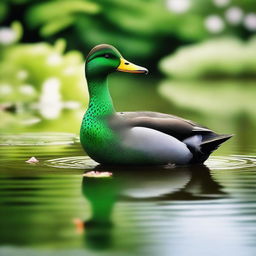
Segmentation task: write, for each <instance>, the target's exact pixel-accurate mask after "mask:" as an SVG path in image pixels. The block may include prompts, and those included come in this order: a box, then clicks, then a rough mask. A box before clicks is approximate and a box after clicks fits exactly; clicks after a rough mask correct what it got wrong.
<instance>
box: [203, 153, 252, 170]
mask: <svg viewBox="0 0 256 256" xmlns="http://www.w3.org/2000/svg"><path fill="white" fill-rule="evenodd" d="M205 164H206V165H207V166H208V167H209V168H210V169H214V170H227V169H244V168H251V167H255V166H256V156H248V155H230V156H212V157H210V158H209V159H208V160H207V161H206V162H205Z"/></svg>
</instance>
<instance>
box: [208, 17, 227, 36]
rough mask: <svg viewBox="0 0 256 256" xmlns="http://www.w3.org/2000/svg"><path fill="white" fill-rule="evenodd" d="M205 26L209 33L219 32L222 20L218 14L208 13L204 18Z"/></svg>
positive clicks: (222, 23)
mask: <svg viewBox="0 0 256 256" xmlns="http://www.w3.org/2000/svg"><path fill="white" fill-rule="evenodd" d="M205 27H206V28H207V30H208V31H210V32H211V33H220V32H221V31H222V30H223V29H224V22H223V20H222V19H221V18H220V17H219V16H218V15H210V16H208V17H207V18H206V20H205Z"/></svg>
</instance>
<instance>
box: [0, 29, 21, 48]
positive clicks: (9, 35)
mask: <svg viewBox="0 0 256 256" xmlns="http://www.w3.org/2000/svg"><path fill="white" fill-rule="evenodd" d="M16 39H17V33H16V32H15V31H14V30H13V29H11V28H8V27H2V28H0V44H4V45H8V44H12V43H14V42H15V40H16Z"/></svg>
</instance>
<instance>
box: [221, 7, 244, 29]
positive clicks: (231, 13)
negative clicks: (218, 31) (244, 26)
mask: <svg viewBox="0 0 256 256" xmlns="http://www.w3.org/2000/svg"><path fill="white" fill-rule="evenodd" d="M225 17H226V20H227V21H228V22H229V23H230V24H232V25H237V24H239V23H240V22H241V21H242V18H243V11H242V9H241V8H239V7H236V6H234V7H231V8H229V9H228V10H227V11H226V13H225Z"/></svg>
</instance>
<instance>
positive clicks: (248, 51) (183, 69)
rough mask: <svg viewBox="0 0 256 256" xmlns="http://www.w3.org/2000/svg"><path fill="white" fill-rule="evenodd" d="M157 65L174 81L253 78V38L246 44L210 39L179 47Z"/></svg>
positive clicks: (255, 54)
mask: <svg viewBox="0 0 256 256" xmlns="http://www.w3.org/2000/svg"><path fill="white" fill-rule="evenodd" d="M159 66H160V69H161V71H162V72H164V73H165V74H166V75H168V76H170V77H173V78H176V79H198V78H225V77H234V78H236V77H256V37H253V38H252V39H251V40H250V41H248V42H242V41H240V40H238V39H235V38H221V39H212V40H209V41H205V42H202V43H200V44H196V45H192V46H186V47H182V48H180V49H179V50H178V51H177V52H176V53H174V54H172V55H170V56H167V57H165V58H164V59H163V60H162V61H161V62H160V65H159Z"/></svg>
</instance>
